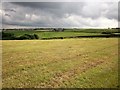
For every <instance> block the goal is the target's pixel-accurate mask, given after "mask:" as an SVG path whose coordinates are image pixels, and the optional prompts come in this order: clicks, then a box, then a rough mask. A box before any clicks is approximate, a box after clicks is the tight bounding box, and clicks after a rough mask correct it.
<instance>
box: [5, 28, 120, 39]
mask: <svg viewBox="0 0 120 90" xmlns="http://www.w3.org/2000/svg"><path fill="white" fill-rule="evenodd" d="M5 32H7V33H13V34H15V36H21V35H24V34H37V35H38V36H39V38H40V39H41V38H52V37H70V36H94V35H103V34H101V33H102V32H113V33H115V32H118V30H117V29H68V30H65V31H64V32H51V31H41V30H36V31H34V30H30V31H18V30H13V31H12V30H11V31H9V30H8V31H5ZM118 34H119V33H118Z"/></svg>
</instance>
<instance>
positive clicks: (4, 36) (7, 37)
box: [2, 32, 39, 40]
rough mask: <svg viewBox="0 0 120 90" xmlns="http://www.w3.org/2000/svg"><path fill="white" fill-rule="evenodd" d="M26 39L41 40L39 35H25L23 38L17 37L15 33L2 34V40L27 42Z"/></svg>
mask: <svg viewBox="0 0 120 90" xmlns="http://www.w3.org/2000/svg"><path fill="white" fill-rule="evenodd" d="M25 39H28V40H30V39H39V37H38V35H37V34H33V35H30V34H24V35H22V36H19V37H17V36H15V35H14V34H13V33H4V32H2V40H25Z"/></svg>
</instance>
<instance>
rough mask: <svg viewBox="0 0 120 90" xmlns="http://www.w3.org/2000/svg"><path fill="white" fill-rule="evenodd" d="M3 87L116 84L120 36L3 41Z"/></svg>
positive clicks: (80, 86)
mask: <svg viewBox="0 0 120 90" xmlns="http://www.w3.org/2000/svg"><path fill="white" fill-rule="evenodd" d="M2 45H3V51H2V58H3V59H2V66H3V67H2V68H3V71H2V73H3V76H2V79H3V88H11V87H14V88H18V87H19V88H20V87H21V88H32V87H34V88H40V87H44V88H51V87H55V88H57V87H58V88H60V87H63V88H65V87H67V88H101V87H102V88H116V87H118V39H117V38H92V39H88V38H87V39H85V38H83V39H63V40H46V41H44V40H14V41H12V40H7V41H4V40H3V41H2Z"/></svg>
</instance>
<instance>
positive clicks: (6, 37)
mask: <svg viewBox="0 0 120 90" xmlns="http://www.w3.org/2000/svg"><path fill="white" fill-rule="evenodd" d="M2 39H3V40H14V39H16V37H15V35H14V34H13V33H4V32H2Z"/></svg>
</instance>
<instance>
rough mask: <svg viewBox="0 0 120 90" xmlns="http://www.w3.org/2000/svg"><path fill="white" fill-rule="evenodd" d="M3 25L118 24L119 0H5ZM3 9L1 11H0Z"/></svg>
mask: <svg viewBox="0 0 120 90" xmlns="http://www.w3.org/2000/svg"><path fill="white" fill-rule="evenodd" d="M3 10H4V11H2V13H3V24H4V27H8V26H11V27H27V26H28V27H80V28H82V27H101V28H102V27H103V28H105V27H106V28H107V27H117V23H118V21H117V15H118V7H117V3H116V2H109V3H108V2H79V3H78V2H77V3H41V2H37V3H35V2H34V3H33V2H31V3H23V2H21V3H4V4H3ZM0 12H1V11H0Z"/></svg>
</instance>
